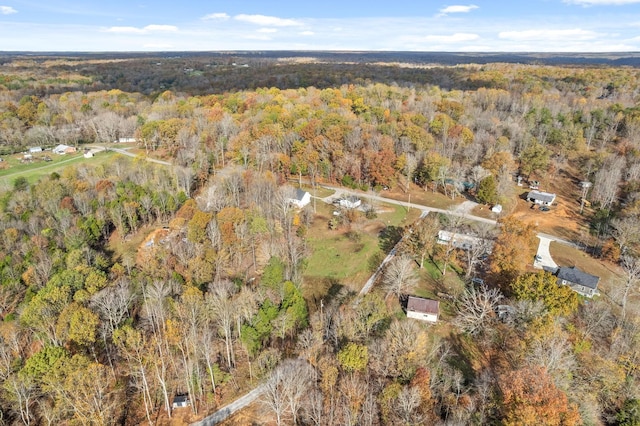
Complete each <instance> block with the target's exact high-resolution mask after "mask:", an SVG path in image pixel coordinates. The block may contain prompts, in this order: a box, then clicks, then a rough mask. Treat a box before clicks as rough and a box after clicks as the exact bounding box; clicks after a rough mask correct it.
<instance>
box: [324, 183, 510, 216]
mask: <svg viewBox="0 0 640 426" xmlns="http://www.w3.org/2000/svg"><path fill="white" fill-rule="evenodd" d="M323 187H324V188H327V189H331V190H333V191H335V194H333V195H330V196H328V197H325V198H323V199H322V200H324V201H326V202H328V203H331V201H332V200H334V199H336V198H340V197H344V196H348V195H355V196H356V197H360V198H363V199H365V200H366V199H371V200H376V201H380V202H383V203H388V204H396V205H398V206H404V207H408V208H412V209H418V210H422V211H423V212H424V211H426V212H436V213H443V214H448V215H451V216H458V217H464V218H466V219H469V220H473V221H475V222H482V223H488V224H490V225H496V224H497V222H496V221H495V220H493V219H487V218H484V217H480V216H473V215H470V214H468V213H467V212H466V211H456V210H455V209H454V210H447V209H437V208H435V207H429V206H423V205H422V204H416V203H408V202H406V201H399V200H394V199H392V198H385V197H381V196H380V195H373V194H363V193H362V192H357V191H352V190H350V189H346V188H341V187H337V186H327V185H323Z"/></svg>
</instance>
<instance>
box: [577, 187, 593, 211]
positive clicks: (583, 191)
mask: <svg viewBox="0 0 640 426" xmlns="http://www.w3.org/2000/svg"><path fill="white" fill-rule="evenodd" d="M591 185H592V184H591V182H589V181H586V180H585V181H582V182H580V186H581V187H582V195H581V196H580V214H582V211H583V210H584V202H585V199H586V198H587V192H589V188H591Z"/></svg>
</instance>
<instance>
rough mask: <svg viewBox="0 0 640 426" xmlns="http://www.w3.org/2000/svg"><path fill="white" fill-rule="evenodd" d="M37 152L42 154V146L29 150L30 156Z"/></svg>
mask: <svg viewBox="0 0 640 426" xmlns="http://www.w3.org/2000/svg"><path fill="white" fill-rule="evenodd" d="M37 152H42V147H40V146H32V147H31V148H29V153H30V154H35V153H37Z"/></svg>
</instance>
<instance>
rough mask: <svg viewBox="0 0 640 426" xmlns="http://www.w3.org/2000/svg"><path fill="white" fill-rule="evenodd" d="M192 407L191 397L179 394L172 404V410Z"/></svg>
mask: <svg viewBox="0 0 640 426" xmlns="http://www.w3.org/2000/svg"><path fill="white" fill-rule="evenodd" d="M190 405H191V401H189V395H186V394H179V395H176V396H174V397H173V403H172V404H171V406H172V408H181V407H188V406H190Z"/></svg>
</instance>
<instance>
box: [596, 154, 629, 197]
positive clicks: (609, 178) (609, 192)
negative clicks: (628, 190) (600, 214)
mask: <svg viewBox="0 0 640 426" xmlns="http://www.w3.org/2000/svg"><path fill="white" fill-rule="evenodd" d="M624 166H625V159H624V158H623V157H620V156H617V155H611V156H609V157H608V158H607V159H606V160H605V161H604V164H603V165H602V167H601V168H600V170H598V171H597V172H596V175H595V177H594V184H593V191H592V192H591V200H592V201H595V202H598V203H600V206H601V207H602V208H603V209H606V208H609V207H610V206H611V205H612V204H613V203H614V202H616V201H617V200H618V185H619V184H620V180H621V179H622V169H623V168H624Z"/></svg>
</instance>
